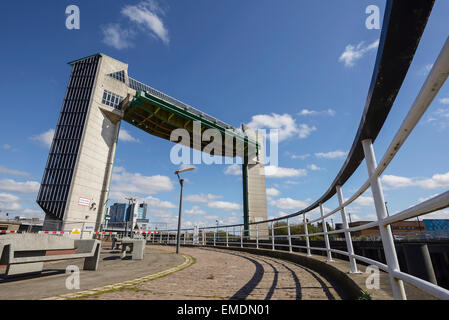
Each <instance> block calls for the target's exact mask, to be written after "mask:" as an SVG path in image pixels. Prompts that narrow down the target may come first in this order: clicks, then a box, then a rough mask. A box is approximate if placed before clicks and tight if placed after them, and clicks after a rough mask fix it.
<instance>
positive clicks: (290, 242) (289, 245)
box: [287, 218, 292, 252]
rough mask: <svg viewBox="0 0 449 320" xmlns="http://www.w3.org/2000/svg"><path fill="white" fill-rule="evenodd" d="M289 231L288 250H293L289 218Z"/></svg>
mask: <svg viewBox="0 0 449 320" xmlns="http://www.w3.org/2000/svg"><path fill="white" fill-rule="evenodd" d="M287 232H288V251H289V252H292V235H291V232H290V220H289V219H288V218H287Z"/></svg>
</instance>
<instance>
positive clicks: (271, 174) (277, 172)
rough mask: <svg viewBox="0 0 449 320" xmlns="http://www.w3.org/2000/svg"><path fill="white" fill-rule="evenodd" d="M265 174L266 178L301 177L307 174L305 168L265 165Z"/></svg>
mask: <svg viewBox="0 0 449 320" xmlns="http://www.w3.org/2000/svg"><path fill="white" fill-rule="evenodd" d="M265 175H266V177H267V178H286V177H302V176H306V175H307V170H305V169H293V168H282V167H276V166H266V167H265Z"/></svg>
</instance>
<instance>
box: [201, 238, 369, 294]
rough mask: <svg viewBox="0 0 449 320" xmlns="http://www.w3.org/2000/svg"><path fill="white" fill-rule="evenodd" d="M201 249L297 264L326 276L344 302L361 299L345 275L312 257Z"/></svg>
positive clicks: (280, 253)
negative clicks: (340, 292) (240, 253)
mask: <svg viewBox="0 0 449 320" xmlns="http://www.w3.org/2000/svg"><path fill="white" fill-rule="evenodd" d="M203 248H215V249H226V250H235V251H242V252H247V253H252V254H257V255H264V256H268V257H272V258H278V259H281V260H286V261H290V262H294V263H297V264H299V265H302V266H304V267H307V268H309V269H312V270H314V271H317V272H319V273H320V274H321V275H322V276H326V278H327V279H328V280H331V281H332V282H334V283H335V284H336V285H338V287H339V288H340V289H341V290H342V293H343V295H344V296H342V298H343V299H345V300H359V299H361V298H362V297H363V289H362V288H361V287H360V286H359V285H358V284H357V283H356V282H355V281H354V280H353V279H351V278H350V277H349V276H348V275H347V274H346V273H344V272H343V271H341V270H339V269H338V268H336V267H334V266H333V265H332V264H330V263H326V262H323V261H320V260H318V259H314V258H312V257H306V256H302V255H299V254H296V253H290V252H286V251H278V250H276V251H273V250H268V249H256V248H239V247H231V246H230V247H225V246H215V247H213V246H203Z"/></svg>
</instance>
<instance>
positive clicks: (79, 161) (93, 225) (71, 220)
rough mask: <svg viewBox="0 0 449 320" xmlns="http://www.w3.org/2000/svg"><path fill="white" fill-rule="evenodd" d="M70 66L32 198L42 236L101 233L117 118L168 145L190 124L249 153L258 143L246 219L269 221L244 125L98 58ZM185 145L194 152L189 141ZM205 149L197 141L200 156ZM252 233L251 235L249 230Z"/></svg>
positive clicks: (258, 162) (259, 168) (258, 163)
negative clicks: (47, 232) (216, 132)
mask: <svg viewBox="0 0 449 320" xmlns="http://www.w3.org/2000/svg"><path fill="white" fill-rule="evenodd" d="M69 64H70V65H71V66H72V74H71V76H70V80H69V84H68V86H67V91H66V95H65V98H64V102H63V105H62V109H61V112H60V116H59V120H58V123H57V126H56V130H55V135H54V138H53V142H52V145H51V148H50V153H49V156H48V160H47V164H46V167H45V171H44V175H43V178H42V183H41V186H40V190H39V194H38V198H37V203H38V204H39V205H40V207H41V208H42V209H43V210H44V212H45V214H46V216H45V222H44V229H45V230H61V231H72V230H73V229H80V230H82V231H94V230H95V231H98V230H99V229H100V227H101V225H102V224H103V218H104V213H105V208H106V202H107V199H108V193H109V185H110V181H111V174H112V167H113V164H114V157H115V150H116V145H117V139H118V134H119V131H120V122H121V120H125V121H127V122H128V123H130V124H131V125H134V126H136V127H138V128H139V129H142V130H144V131H145V132H147V133H149V134H151V135H155V136H158V137H161V138H163V139H167V140H170V133H171V132H172V131H173V130H175V129H177V128H183V129H186V130H190V132H192V130H193V128H194V123H196V124H198V123H200V125H199V126H200V132H203V131H204V130H205V129H208V128H215V129H217V130H219V132H221V133H222V134H223V135H222V136H223V137H225V136H226V137H231V138H232V139H236V141H237V140H239V141H240V143H242V141H244V144H246V148H248V149H249V148H250V147H251V148H253V151H254V148H255V146H256V145H257V142H256V141H258V143H259V147H258V148H257V150H258V155H257V156H256V157H254V154H256V153H257V152H256V153H254V152H248V153H247V154H250V159H246V161H245V164H244V165H243V182H244V221H245V224H248V222H256V221H260V220H265V219H266V218H267V208H266V191H265V175H264V173H263V161H264V160H263V157H264V155H263V139H262V137H260V136H258V135H257V133H256V132H254V131H253V130H251V129H249V128H246V127H245V128H243V129H244V132H245V134H246V136H244V135H242V133H241V131H239V130H236V129H234V128H232V126H230V125H228V124H226V123H224V122H222V121H220V120H218V119H216V118H213V117H211V116H209V115H207V114H205V113H203V112H201V111H199V110H197V109H195V108H193V107H191V106H189V105H186V104H184V103H183V102H181V101H179V100H176V99H174V98H172V97H170V96H168V95H166V94H164V93H162V92H160V91H158V90H156V89H153V88H151V87H149V86H147V85H145V84H143V83H141V82H138V81H136V80H134V79H132V78H130V77H128V65H127V64H125V63H123V62H120V61H117V60H115V59H113V58H110V57H108V56H106V55H104V54H100V53H99V54H95V55H92V56H89V57H86V58H82V59H79V60H76V61H73V62H70V63H69ZM236 143H237V142H236ZM189 145H190V146H191V147H195V144H194V143H192V141H190V143H189ZM206 145H207V142H202V145H201V146H199V148H200V150H203V148H204V147H205V146H206ZM261 146H262V147H261ZM236 148H237V147H236ZM231 149H232V150H231V155H234V156H237V154H238V153H237V152H236V151H235V150H234V147H232V148H231ZM242 150H243V149H242ZM203 151H204V150H203ZM223 154H225V153H223ZM243 154H245V153H244V152H243ZM240 155H241V154H240ZM245 229H247V228H245ZM253 229H254V230H253ZM264 229H265V231H264ZM83 234H84V232H83ZM85 234H87V235H88V234H90V233H87V232H86V233H85ZM264 234H266V226H265V227H260V228H259V235H260V236H263V235H264ZM251 235H252V236H253V235H254V236H255V228H252V229H251Z"/></svg>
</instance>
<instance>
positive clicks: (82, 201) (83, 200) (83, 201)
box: [78, 197, 90, 207]
mask: <svg viewBox="0 0 449 320" xmlns="http://www.w3.org/2000/svg"><path fill="white" fill-rule="evenodd" d="M78 205H79V206H84V207H88V206H90V199H89V198H84V197H80V198H79V199H78Z"/></svg>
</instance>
